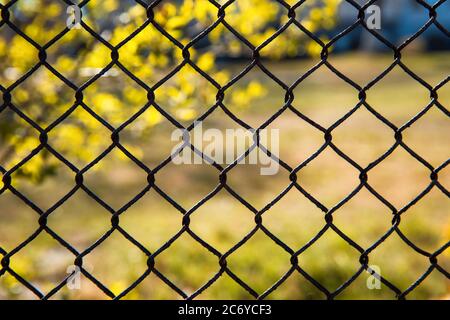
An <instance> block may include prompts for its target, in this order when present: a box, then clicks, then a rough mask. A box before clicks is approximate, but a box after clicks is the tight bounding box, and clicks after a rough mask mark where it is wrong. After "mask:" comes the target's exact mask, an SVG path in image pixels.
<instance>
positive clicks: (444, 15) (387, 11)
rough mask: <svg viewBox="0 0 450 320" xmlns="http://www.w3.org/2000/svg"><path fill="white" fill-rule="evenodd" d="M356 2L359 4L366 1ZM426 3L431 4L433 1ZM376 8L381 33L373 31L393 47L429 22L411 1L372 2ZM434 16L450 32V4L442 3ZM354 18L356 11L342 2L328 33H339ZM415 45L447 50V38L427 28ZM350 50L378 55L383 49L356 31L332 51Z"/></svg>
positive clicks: (449, 42) (423, 10)
mask: <svg viewBox="0 0 450 320" xmlns="http://www.w3.org/2000/svg"><path fill="white" fill-rule="evenodd" d="M358 2H359V3H361V4H363V3H365V2H366V1H365V0H360V1H358ZM427 2H428V3H429V4H433V3H434V2H436V0H431V1H430V0H428V1H427ZM376 5H378V6H379V7H380V8H381V29H380V30H376V31H377V32H378V33H380V34H381V35H382V36H383V37H385V38H386V39H388V40H389V41H390V42H391V43H393V44H395V45H398V44H400V43H402V42H403V41H404V40H405V39H407V38H408V37H409V36H411V35H412V34H414V33H415V32H417V30H419V29H420V28H421V27H422V26H423V25H424V24H425V23H426V22H427V21H428V20H429V12H428V10H427V9H426V8H425V7H423V6H422V5H420V4H419V3H417V2H416V1H414V0H380V1H377V2H376ZM437 13H438V18H437V20H438V21H439V23H440V24H441V25H442V26H443V27H444V28H446V29H447V30H448V31H450V1H446V2H444V3H443V4H442V5H441V6H440V7H439V8H438V9H437ZM357 14H358V12H357V10H356V9H355V8H354V7H353V6H352V5H350V4H349V3H348V2H346V1H343V3H342V4H341V8H340V11H339V18H338V25H337V27H336V28H335V30H334V31H333V32H332V33H334V34H335V33H336V32H337V31H342V30H343V29H345V28H346V27H348V26H350V25H351V24H352V23H354V22H355V20H356V19H357ZM417 41H419V42H421V43H422V45H423V46H424V48H425V49H426V50H449V49H450V38H449V37H448V35H446V34H445V33H443V32H442V31H441V30H439V29H438V28H437V27H436V26H435V25H431V26H430V27H429V28H428V30H427V31H425V32H424V34H423V35H422V36H421V37H419V38H418V39H417ZM354 49H362V50H367V51H382V50H386V49H387V48H386V46H385V45H384V44H382V43H381V42H380V41H379V40H377V39H376V38H375V37H374V36H372V35H371V34H370V33H369V32H367V31H366V30H363V28H361V27H358V28H357V29H356V30H354V31H353V32H351V33H350V34H348V35H347V36H345V37H344V38H342V39H341V40H339V41H338V42H337V44H336V47H335V50H336V51H348V50H354Z"/></svg>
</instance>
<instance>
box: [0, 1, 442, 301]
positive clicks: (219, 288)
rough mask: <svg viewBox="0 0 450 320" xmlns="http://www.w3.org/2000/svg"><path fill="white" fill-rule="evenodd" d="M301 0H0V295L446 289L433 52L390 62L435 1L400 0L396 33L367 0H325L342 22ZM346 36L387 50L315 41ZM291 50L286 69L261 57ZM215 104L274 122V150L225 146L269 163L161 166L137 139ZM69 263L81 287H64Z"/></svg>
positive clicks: (423, 27) (249, 125)
mask: <svg viewBox="0 0 450 320" xmlns="http://www.w3.org/2000/svg"><path fill="white" fill-rule="evenodd" d="M314 2H315V1H287V0H264V1H254V0H230V1H216V0H209V1H206V0H204V1H198V2H197V1H193V0H183V1H175V0H174V1H167V2H166V3H164V2H163V1H159V0H154V1H153V0H152V1H151V0H134V1H131V0H129V1H123V2H122V1H116V0H107V1H104V2H103V1H101V2H100V1H95V0H85V1H76V2H72V1H69V0H64V1H57V0H54V1H52V0H41V1H36V3H35V4H33V1H21V0H11V1H1V2H0V11H1V19H0V66H1V70H0V72H1V74H0V81H1V82H0V91H1V97H0V99H1V100H0V102H1V104H0V123H1V124H2V128H3V129H2V128H0V141H1V143H2V145H1V146H0V161H1V162H0V173H1V175H0V177H1V179H2V184H1V185H0V204H1V200H3V201H5V203H6V204H5V205H2V206H1V209H0V219H1V222H0V223H1V228H0V230H1V229H2V228H3V229H4V230H5V232H4V233H3V232H2V233H1V236H0V260H1V265H0V298H3V297H10V298H16V297H19V298H29V297H35V298H40V299H50V298H65V297H69V298H70V297H88V298H89V297H98V296H99V295H101V294H104V296H103V297H109V298H113V299H121V298H125V297H126V298H140V297H142V296H146V297H152V298H183V299H188V298H196V297H207V298H249V297H250V298H251V297H253V298H256V299H264V298H266V297H270V298H288V299H296V298H328V299H334V298H339V297H343V298H346V297H354V296H355V295H356V296H359V297H365V296H368V294H367V292H365V291H364V290H361V288H360V287H361V285H362V284H361V283H364V281H362V279H363V278H364V276H369V275H370V274H372V275H373V274H375V275H376V276H377V277H378V278H379V279H380V281H381V283H382V285H383V286H384V287H385V289H386V290H387V291H388V294H385V295H383V296H384V297H387V296H388V295H390V296H395V297H396V298H398V299H404V298H406V297H409V296H411V297H427V298H429V297H443V296H445V295H446V294H448V291H447V292H446V291H445V290H446V289H445V287H448V280H449V279H450V273H449V271H450V270H449V269H448V268H449V249H448V248H449V247H450V242H449V238H450V224H449V223H448V211H449V207H448V202H447V201H443V200H442V199H444V200H448V198H449V197H450V192H449V191H448V189H447V188H448V186H450V183H449V173H448V169H447V166H448V164H449V163H450V160H445V159H448V145H447V146H445V143H446V141H445V135H446V134H447V135H448V133H449V131H448V128H449V124H448V120H449V117H450V112H449V110H448V109H447V107H448V104H449V98H450V96H449V93H448V81H449V76H448V75H445V74H447V73H448V70H449V68H448V54H447V55H445V54H440V55H438V57H439V59H438V60H437V62H436V61H434V62H433V64H430V65H429V67H424V64H425V65H428V64H427V62H426V61H425V60H426V59H425V60H420V59H419V60H418V61H419V64H420V65H421V67H420V68H419V69H417V70H416V69H415V68H414V67H411V66H410V65H412V64H413V61H416V60H414V59H415V58H411V60H410V59H409V57H408V58H405V56H406V55H408V53H409V50H412V52H414V50H417V47H420V46H421V45H423V44H421V43H420V42H421V39H422V38H423V37H425V36H427V37H431V38H432V39H438V37H440V38H439V39H442V38H445V39H446V40H447V41H449V37H450V32H449V30H448V21H449V15H448V14H446V12H445V9H444V7H446V8H448V1H447V0H439V1H438V0H436V1H434V2H433V1H423V0H415V1H413V0H411V1H410V2H411V5H412V6H415V7H418V8H419V10H417V12H418V13H417V19H418V20H417V21H420V26H419V27H418V28H415V29H412V30H411V29H407V28H405V29H404V30H402V32H403V33H402V34H400V35H394V34H391V33H386V32H382V31H380V30H377V29H376V28H375V29H373V28H370V26H369V25H368V23H367V9H368V8H369V7H370V6H371V5H380V6H381V7H382V9H383V3H384V2H382V1H376V0H371V1H354V0H345V1H342V6H343V7H346V8H347V10H348V13H349V15H347V20H346V21H343V22H335V21H333V20H334V18H333V16H326V15H322V16H321V14H320V10H319V9H317V8H316V7H315V5H314V4H313V3H314ZM403 2H405V1H403ZM333 3H334V2H333ZM336 3H339V1H336ZM37 5H40V6H47V7H46V8H47V9H46V13H45V14H44V13H43V12H42V11H41V10H40V9H39V10H38V7H36V6H37ZM332 5H335V4H332ZM405 8H406V7H405ZM66 9H67V13H68V14H70V13H71V14H74V15H75V16H74V17H73V21H72V20H70V19H69V18H68V19H67V20H66V19H61V14H62V16H63V17H65V16H64V14H63V13H64V11H65V10H66ZM258 10H259V11H258ZM317 10H319V11H317ZM404 10H405V12H406V9H404ZM103 11H104V12H103ZM326 12H327V11H326ZM37 13H39V14H37ZM105 13H106V15H105ZM43 14H44V15H43ZM108 14H109V17H107V15H108ZM322 14H323V13H322ZM327 14H330V13H329V12H328V13H327ZM406 14H408V13H406ZM192 15H195V16H198V17H200V18H198V19H197V20H195V19H192ZM52 16H54V17H55V19H54V20H52ZM56 17H57V18H56ZM68 17H69V16H68ZM349 17H350V18H349ZM265 19H266V20H265ZM387 19H388V20H389V19H390V20H389V21H390V22H389V23H395V24H401V23H402V22H401V21H394V20H395V19H394V20H392V17H391V18H389V17H387ZM47 20H48V21H47ZM398 20H400V19H398ZM65 22H66V23H67V25H66V24H65ZM314 23H318V24H323V25H327V24H337V25H336V28H335V29H334V32H332V31H330V32H324V31H321V29H319V28H316V27H315V26H314ZM386 23H388V22H386ZM363 33H364V34H367V35H368V36H369V37H370V41H368V42H367V43H365V45H366V46H367V47H368V48H382V49H383V51H385V52H389V53H390V54H391V55H390V56H389V59H387V58H386V57H387V55H386V54H385V55H383V58H382V59H378V60H377V61H376V62H374V63H373V64H372V63H371V61H370V58H367V57H366V58H365V59H364V58H363V59H361V58H357V57H354V59H355V60H354V61H351V62H347V63H346V62H345V61H344V60H343V59H341V58H340V57H335V56H334V52H335V51H336V52H339V51H342V47H343V46H349V47H351V46H352V45H353V44H352V43H353V42H354V41H356V40H355V39H357V38H358V37H360V36H361V34H363ZM394 36H397V38H396V41H393V40H392V39H391V38H392V37H394ZM399 39H400V40H399ZM422 40H423V39H422ZM352 41H353V42H352ZM440 41H442V40H440ZM435 46H438V45H437V44H436V45H435ZM63 53H64V54H65V55H63ZM305 54H310V55H312V56H313V57H314V58H313V59H311V60H310V61H309V63H304V62H302V63H301V64H300V65H299V66H300V67H299V66H297V67H295V65H294V63H293V62H292V61H289V60H288V59H287V61H281V62H279V66H280V67H279V68H277V64H276V63H274V62H273V61H269V60H270V59H277V58H280V57H281V56H286V55H287V56H290V57H298V56H302V55H305ZM212 56H214V57H217V58H218V61H217V68H214V64H215V63H216V61H215V60H214V58H212ZM227 59H230V60H232V59H235V60H236V61H235V62H236V63H235V64H234V65H233V67H232V68H231V69H230V70H227V69H228V67H227V62H226V61H227ZM416 62H417V61H416ZM355 66H357V68H356V69H358V70H351V69H352V68H353V69H355ZM432 67H435V68H436V67H437V68H438V69H440V71H439V72H441V73H439V77H437V76H436V74H434V73H433V74H432V73H431V72H429V70H428V69H429V68H432ZM365 70H366V71H367V72H365ZM442 70H446V72H447V73H444V75H442ZM255 74H256V75H255ZM368 75H370V77H369V76H368ZM353 77H354V78H353ZM442 77H444V78H442ZM255 78H256V80H255ZM258 81H259V82H262V83H263V86H261V85H260V84H259V82H258ZM112 84H113V85H114V86H115V87H118V88H119V91H118V92H117V90H116V91H114V90H109V89H110V88H109V86H110V85H112ZM411 87H413V89H411ZM266 90H268V92H266ZM311 92H313V93H311ZM256 96H258V99H256V100H252V99H253V98H255V97H256ZM255 101H256V102H255ZM253 102H255V103H253ZM252 107H253V108H252ZM80 114H82V115H83V116H82V117H80ZM218 114H220V117H216V118H214V117H215V116H216V115H218ZM286 115H289V117H291V118H289V117H287V116H286ZM285 117H287V118H285ZM292 117H295V121H294V120H292ZM220 118H226V121H227V123H229V122H231V123H232V125H229V126H232V127H233V128H241V129H245V130H250V129H261V128H270V127H271V126H272V127H276V126H277V125H278V126H280V127H282V129H285V130H284V131H283V133H282V139H284V140H292V141H293V142H290V143H289V144H287V147H285V146H283V147H282V148H283V149H282V153H281V154H282V158H281V159H278V158H277V157H276V156H275V154H273V153H272V152H271V151H270V148H269V147H267V146H265V145H264V144H262V143H258V142H256V140H255V143H251V144H252V146H246V148H248V150H247V151H248V154H244V155H245V156H246V157H248V156H249V154H250V153H251V148H252V147H254V148H256V149H255V150H253V152H257V151H258V152H259V151H261V152H263V153H264V154H265V156H266V157H267V158H269V159H270V158H271V160H272V161H277V162H279V163H280V168H279V170H281V172H280V174H278V175H276V176H272V177H263V178H264V179H263V180H264V182H258V181H257V180H258V179H252V178H251V177H250V171H249V169H246V168H248V167H244V166H243V167H239V166H240V164H239V163H238V160H237V158H236V159H234V160H233V161H232V162H231V163H226V164H220V163H211V162H209V163H208V162H207V163H202V164H201V166H197V167H196V168H195V169H192V168H189V169H186V166H178V167H176V166H175V165H174V164H171V158H172V157H173V156H175V155H177V154H179V153H180V150H179V149H176V148H172V147H171V148H168V147H167V145H168V142H167V143H165V142H164V143H163V142H161V143H159V142H158V141H155V138H154V137H155V136H158V133H157V132H158V131H157V130H159V129H156V128H154V127H152V126H154V125H157V124H159V123H164V125H165V126H166V128H167V126H169V127H170V130H171V129H175V128H183V129H187V132H190V133H191V134H194V131H195V126H196V125H197V124H196V123H198V122H195V120H197V121H198V120H200V121H208V119H211V123H212V126H214V123H215V122H216V123H217V122H218V121H219V122H220ZM19 119H20V120H19ZM299 121H300V122H301V125H302V126H303V127H299V126H298V125H297V126H296V124H298V123H299ZM436 121H437V122H438V129H439V130H438V131H434V132H433V133H430V134H429V133H426V134H425V137H424V136H422V135H421V134H420V132H421V131H420V130H422V132H423V131H424V130H425V131H427V130H434V129H435V127H433V122H436ZM446 121H447V122H446ZM19 122H20V124H19ZM224 122H225V120H224ZM374 122H375V123H376V124H374V125H371V123H374ZM149 123H150V124H151V125H150V126H149V125H148V124H149ZM3 124H4V125H3ZM368 126H370V128H368ZM21 127H23V128H21ZM221 128H222V129H223V126H222V127H221ZM292 128H293V129H292ZM416 128H417V130H416ZM419 128H420V129H419ZM297 129H298V130H297ZM170 130H169V129H168V130H164V136H162V135H161V134H160V135H161V139H165V140H166V141H169V139H170V136H169V135H168V131H170ZM418 131H419V132H418ZM27 132H28V134H27ZM296 135H297V137H296ZM298 135H301V137H298ZM312 135H314V137H313V138H312V137H311V139H310V140H311V141H305V139H308V136H312ZM75 136H76V137H77V139H75V141H73V140H72V138H73V137H75ZM149 136H152V137H151V139H150V138H149V140H148V143H147V144H146V143H142V142H139V143H135V142H136V141H142V139H144V141H145V139H146V137H149ZM358 137H361V138H358ZM191 138H192V136H191ZM121 139H122V140H121ZM312 139H314V140H312ZM156 140H157V139H156ZM317 140H320V141H319V143H316V141H317ZM375 140H381V141H378V142H377V145H376V146H374V145H371V143H372V141H375ZM427 140H429V141H427ZM33 141H34V143H33ZM302 141H303V145H302V146H298V148H296V147H295V143H300V144H302ZM313 142H314V143H313ZM172 143H173V141H172ZM162 145H164V147H162ZM355 145H358V146H359V147H358V146H355ZM427 145H428V146H431V145H432V146H433V147H432V149H430V148H427ZM185 149H187V150H191V151H193V152H197V153H200V154H202V153H201V151H199V147H198V144H196V142H193V141H188V142H187V145H185ZM291 149H292V150H291ZM299 150H304V151H299ZM290 151H292V153H291V152H290ZM433 153H439V155H433ZM146 154H149V155H146ZM442 154H444V155H443V156H442ZM113 156H114V157H115V158H122V159H124V160H125V162H126V163H128V164H127V165H124V164H123V163H124V162H120V160H116V159H114V161H112V160H111V159H110V158H111V157H113ZM238 156H240V155H236V157H238ZM283 157H284V158H285V159H286V162H284V161H283ZM49 159H51V160H49ZM106 163H108V164H107V165H106ZM127 166H128V168H126V167H127ZM60 167H64V170H63V171H64V174H63V175H64V178H61V179H66V180H65V181H67V179H68V178H67V177H70V179H71V183H70V184H68V183H67V182H65V183H64V184H62V183H61V184H59V185H58V182H57V181H53V182H52V183H46V184H43V185H41V186H39V188H37V187H35V188H33V186H32V183H30V182H29V181H27V182H26V183H22V182H21V179H28V180H31V181H33V182H35V183H37V182H40V181H43V180H45V179H47V178H48V177H50V178H49V179H53V180H57V179H59V178H60V177H61V175H62V174H59V175H55V174H54V172H53V171H56V170H59V169H58V168H60ZM124 167H125V169H124ZM173 167H175V168H173ZM204 167H208V168H207V171H208V172H207V173H205V171H204V169H203V168H204ZM99 168H100V169H99ZM399 168H400V169H399ZM252 169H254V168H252ZM233 170H234V171H233ZM176 171H182V173H181V174H180V173H176ZM199 171H200V173H199ZM236 173H237V176H236ZM419 176H420V177H419ZM105 177H107V178H105ZM136 177H138V180H139V182H136V179H135V178H136ZM227 178H229V179H228V180H227ZM177 179H178V181H177ZM55 185H56V187H57V188H58V190H57V191H58V192H52V191H51V190H52V189H51V188H52V187H53V188H55ZM269 191H271V192H269ZM149 192H150V193H149ZM263 192H264V196H263ZM46 193H51V195H49V196H48V197H47V196H46ZM117 194H119V196H118V195H117ZM180 194H182V195H183V197H181V198H180V197H179V195H180ZM223 194H226V197H227V198H230V199H228V200H224V199H225V198H224V197H223ZM149 195H151V196H149ZM267 195H270V197H268V196H267ZM39 197H41V198H42V197H44V198H45V200H46V201H40V200H39ZM368 197H370V201H368V200H367V199H368ZM11 198H12V199H13V200H11ZM36 198H38V199H36ZM47 198H48V199H47ZM8 199H10V200H8ZM83 199H85V200H83ZM86 199H87V200H86ZM183 199H184V200H185V199H189V201H184V200H183ZM439 199H441V200H439ZM41 200H42V199H41ZM255 200H258V201H255ZM434 200H436V201H441V202H439V203H442V206H444V208H446V209H443V208H442V207H440V206H439V205H436V204H435V203H434ZM427 201H428V202H430V203H431V204H429V205H425V204H424V203H427ZM14 202H19V203H20V205H14ZM88 202H92V203H94V205H88ZM261 202H263V204H262V205H260V204H261ZM42 203H45V205H43V204H42ZM71 203H72V204H71ZM255 203H257V204H258V205H255ZM422 204H424V205H422ZM94 207H95V208H97V209H93V208H94ZM433 208H434V209H433ZM413 209H414V210H413ZM15 210H19V211H20V215H18V214H15V213H14V211H15ZM99 210H100V211H101V212H100V211H99ZM427 210H433V214H430V215H427ZM299 211H300V212H301V214H298V212H299ZM127 214H129V215H128V216H127ZM281 215H283V217H282V218H281V217H280V218H278V216H281ZM169 216H170V217H169ZM375 216H376V217H375ZM371 217H374V218H371ZM30 219H31V221H32V222H33V223H31V224H30V223H28V222H29V221H30ZM432 219H435V220H436V221H435V220H433V221H431V220H432ZM446 219H447V220H446ZM18 220H20V221H19V222H17V221H18ZM404 220H405V223H404V224H403V225H402V223H403V221H404ZM437 220H438V221H437ZM27 221H28V222H27ZM83 221H84V222H83ZM140 221H146V222H145V223H140ZM415 221H417V222H415ZM36 222H37V223H36ZM385 222H386V223H385ZM15 223H18V224H20V223H26V224H27V226H26V227H24V228H21V229H20V230H17V232H14V226H15ZM67 223H70V224H67ZM371 223H372V224H376V226H375V227H374V228H368V227H367V224H369V225H370V224H371ZM417 224H423V225H427V228H428V229H426V231H423V232H422V231H421V230H418V228H417ZM352 226H353V228H357V231H356V232H355V229H354V230H351V228H352ZM355 226H356V227H355ZM73 228H76V230H74V229H73ZM349 228H350V229H349ZM161 229H164V232H163V233H159V232H160V230H161ZM284 229H286V232H284ZM366 232H367V233H370V235H367V237H365V236H366V235H365V233H366ZM13 234H14V237H12V236H11V239H12V238H13V240H11V241H9V240H8V235H13ZM299 234H301V235H299ZM19 235H20V236H19ZM296 235H298V236H296ZM361 237H365V238H364V239H363V240H362V239H361ZM19 238H20V239H19ZM358 239H359V240H358ZM12 244H13V245H12ZM267 244H269V245H267ZM436 244H437V245H436ZM36 246H38V248H39V250H37V249H36V250H35V249H33V248H34V247H36ZM49 248H51V249H49ZM130 248H131V249H130ZM33 252H34V253H33ZM36 252H37V253H36ZM35 253H36V254H35ZM69 260H70V261H71V262H72V263H73V265H72V266H71V267H73V268H71V269H70V268H68V269H67V270H68V272H67V274H66V273H65V272H64V271H65V270H64V269H65V268H66V264H67V261H69ZM372 260H373V261H372ZM388 260H389V261H388ZM96 261H97V262H96ZM372 263H374V264H377V265H379V266H380V268H381V269H380V270H381V271H380V270H378V268H374V266H373V265H372ZM410 265H417V266H418V267H417V268H415V269H414V270H412V269H411V268H410ZM69 267H70V266H69ZM377 270H378V271H377ZM52 271H54V273H55V277H53V276H52V275H51V273H52ZM378 272H380V274H378ZM77 273H80V274H81V278H82V280H83V281H85V282H87V284H85V287H83V288H84V289H85V290H86V291H87V292H86V293H85V294H80V292H83V291H77V292H76V293H71V292H70V291H71V290H68V289H70V286H72V285H73V278H72V277H73V276H74V275H76V274H77ZM403 275H405V276H403ZM433 279H437V280H433ZM427 281H433V283H438V284H439V285H436V286H433V287H432V288H434V289H435V292H430V290H423V291H422V290H421V289H420V288H421V287H420V286H421V285H422V284H426V283H427ZM436 281H437V282H436ZM443 283H446V284H447V285H445V284H443ZM83 288H81V290H83ZM224 288H225V289H224ZM305 290H306V291H305ZM350 290H355V295H350V294H349V292H350ZM447 290H448V289H447ZM94 292H95V293H94Z"/></svg>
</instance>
